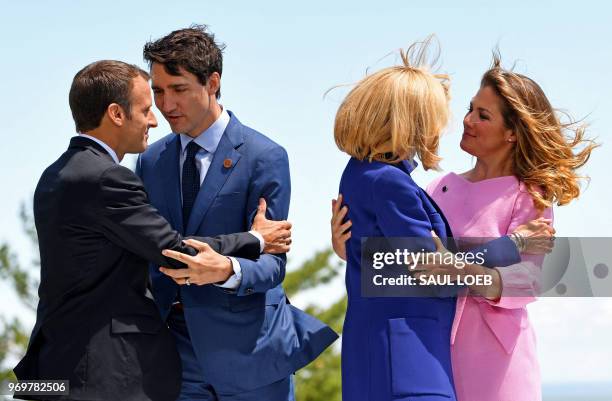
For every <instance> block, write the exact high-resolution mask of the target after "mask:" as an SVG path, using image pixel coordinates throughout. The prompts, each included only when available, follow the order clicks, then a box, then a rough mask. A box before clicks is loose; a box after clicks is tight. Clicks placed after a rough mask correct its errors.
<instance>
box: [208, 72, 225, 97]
mask: <svg viewBox="0 0 612 401" xmlns="http://www.w3.org/2000/svg"><path fill="white" fill-rule="evenodd" d="M219 88H221V75H219V73H218V72H213V73H212V74H210V76H209V77H208V81H207V82H206V90H207V91H208V95H209V96H214V95H215V94H216V93H217V91H218V90H219Z"/></svg>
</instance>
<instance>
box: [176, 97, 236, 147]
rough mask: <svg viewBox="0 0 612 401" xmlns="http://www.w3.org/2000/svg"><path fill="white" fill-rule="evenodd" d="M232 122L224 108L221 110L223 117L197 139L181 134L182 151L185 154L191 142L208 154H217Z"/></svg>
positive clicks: (220, 116)
mask: <svg viewBox="0 0 612 401" xmlns="http://www.w3.org/2000/svg"><path fill="white" fill-rule="evenodd" d="M229 122H230V115H229V113H228V112H227V111H226V110H225V108H223V110H221V115H219V118H217V120H216V121H215V122H214V123H213V124H212V125H211V126H210V127H208V128H207V129H206V130H204V132H202V133H201V134H200V135H198V136H197V137H196V138H192V137H190V136H189V135H187V134H181V135H180V137H181V149H182V151H183V152H184V151H185V148H186V147H187V145H188V144H189V142H191V141H194V142H195V143H197V144H198V145H200V147H201V148H203V149H205V150H206V151H207V152H208V153H215V151H216V150H217V147H218V146H219V142H220V141H221V137H222V136H223V133H224V132H225V129H226V128H227V125H228V124H229Z"/></svg>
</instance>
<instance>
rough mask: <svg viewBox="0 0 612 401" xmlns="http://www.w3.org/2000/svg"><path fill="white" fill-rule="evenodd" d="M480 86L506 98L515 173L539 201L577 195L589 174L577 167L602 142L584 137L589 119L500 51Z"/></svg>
mask: <svg viewBox="0 0 612 401" xmlns="http://www.w3.org/2000/svg"><path fill="white" fill-rule="evenodd" d="M481 87H490V88H492V89H493V90H494V91H495V92H496V93H497V94H498V95H499V96H500V98H501V100H502V101H501V110H502V115H503V117H504V124H505V126H506V128H508V129H511V130H512V131H513V132H514V133H515V135H516V146H515V147H514V151H513V152H514V153H513V168H514V174H515V175H516V176H517V178H518V179H519V180H521V181H523V182H524V183H525V184H526V187H527V190H528V191H529V193H530V194H531V196H532V198H533V201H534V205H535V206H536V207H537V208H538V209H540V210H542V209H544V208H547V207H550V206H551V205H552V204H553V203H557V204H558V205H559V206H561V205H565V204H567V203H569V202H570V201H571V200H573V199H575V198H577V197H578V196H579V195H580V180H581V179H584V178H587V177H582V176H579V175H578V174H577V173H576V170H577V169H578V168H580V167H582V166H583V165H584V164H585V163H586V162H587V161H588V160H589V157H590V155H591V151H592V150H593V149H594V148H596V147H598V146H599V145H598V144H596V143H595V142H594V141H592V140H590V139H587V138H585V129H586V125H585V124H579V123H576V122H575V121H573V120H572V119H571V117H569V115H567V113H561V112H559V111H556V110H555V109H553V107H552V106H551V104H550V102H549V101H548V99H547V98H546V95H545V94H544V91H542V88H540V86H539V85H538V84H537V83H536V82H535V81H533V80H532V79H530V78H528V77H526V76H524V75H521V74H517V73H515V72H513V71H512V70H505V69H503V68H502V67H501V60H500V56H499V54H498V53H497V52H494V54H493V65H492V67H491V69H489V70H488V71H487V72H485V73H484V75H483V77H482V80H481ZM560 114H565V116H566V117H567V118H568V120H569V121H568V123H562V122H561V120H560ZM578 148H581V149H580V150H578Z"/></svg>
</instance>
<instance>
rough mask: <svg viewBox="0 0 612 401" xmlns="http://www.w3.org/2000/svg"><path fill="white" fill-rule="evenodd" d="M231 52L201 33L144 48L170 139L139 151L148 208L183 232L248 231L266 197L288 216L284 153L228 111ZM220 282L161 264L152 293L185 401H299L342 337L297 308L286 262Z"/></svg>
mask: <svg viewBox="0 0 612 401" xmlns="http://www.w3.org/2000/svg"><path fill="white" fill-rule="evenodd" d="M222 49H223V46H220V45H218V44H217V43H216V42H215V40H214V36H213V35H212V34H211V33H209V32H207V30H206V27H204V26H192V27H191V28H188V29H180V30H177V31H174V32H172V33H170V34H168V35H167V36H165V37H163V38H161V39H159V40H156V41H153V42H150V43H147V44H146V45H145V48H144V57H145V60H146V61H148V62H149V64H150V67H151V84H152V88H153V93H154V99H155V104H156V106H157V108H158V109H159V110H160V111H161V113H162V114H163V116H164V117H165V118H166V120H167V121H168V123H169V124H170V127H171V129H172V133H170V134H169V135H167V136H166V137H165V138H162V139H161V140H159V141H157V142H155V143H154V144H152V145H151V147H150V148H149V149H148V150H147V151H146V152H145V153H143V154H142V155H141V157H140V158H139V162H138V165H137V169H136V170H137V173H138V174H139V175H140V177H141V178H142V180H143V182H144V184H145V187H146V188H147V191H148V192H149V194H150V196H151V203H152V204H153V205H154V206H155V207H156V208H157V209H159V210H160V213H161V214H162V215H163V216H164V217H166V218H167V219H168V221H169V222H170V223H171V224H172V226H173V227H174V228H175V229H176V230H177V231H179V232H180V233H182V234H184V235H200V236H202V235H218V234H227V233H231V232H236V231H244V230H245V229H246V228H247V227H249V226H250V225H251V222H252V221H253V218H254V216H255V214H256V212H257V210H258V205H259V202H260V201H259V200H260V198H264V199H265V202H267V207H268V208H267V213H268V216H269V217H270V218H273V219H279V220H284V219H286V218H287V215H288V213H289V198H290V193H291V181H290V178H289V161H288V158H287V152H286V151H285V149H283V148H282V147H281V146H280V145H278V144H276V143H275V142H273V141H272V140H271V139H269V138H267V137H266V136H264V135H262V134H261V133H259V132H257V131H255V130H254V129H252V128H249V127H247V126H246V125H243V124H242V123H241V122H240V121H239V120H238V118H237V117H236V115H235V114H234V113H232V112H231V111H229V110H228V109H226V108H224V107H223V106H222V105H221V104H220V103H219V97H220V93H221V73H222V64H223V57H222ZM232 262H233V264H232V271H231V272H228V274H227V276H226V277H225V278H224V279H225V281H223V282H222V283H218V284H217V285H201V286H194V285H191V286H189V285H185V284H187V282H186V280H187V277H192V276H193V275H194V272H196V271H198V269H199V268H200V264H199V263H198V262H197V261H189V264H190V269H180V270H176V271H172V270H163V272H165V273H166V274H162V272H160V270H159V265H153V266H152V274H151V277H152V281H153V292H154V294H155V298H156V301H157V303H158V306H159V308H160V310H161V312H162V315H163V316H165V317H167V322H168V325H169V327H170V330H171V331H172V333H173V334H174V336H175V338H176V340H177V347H178V349H179V353H180V355H181V358H182V362H183V387H182V391H181V397H180V398H179V399H180V400H181V401H190V400H211V401H213V400H214V401H217V400H221V401H238V400H241V401H250V400H253V401H255V400H257V401H260V400H266V401H288V400H293V398H294V396H293V388H292V381H291V375H292V374H293V373H294V372H295V371H296V370H297V369H299V368H301V367H303V366H305V365H306V364H308V363H309V362H310V361H312V360H313V359H314V358H316V357H317V356H318V355H319V354H320V353H321V352H322V351H323V350H324V349H325V348H326V347H328V346H329V345H330V344H331V343H332V342H333V341H334V340H335V339H336V338H337V335H336V334H335V333H334V332H333V331H332V330H331V329H330V328H329V327H327V326H326V325H324V324H323V323H321V322H319V321H318V320H316V319H315V318H313V317H311V316H309V315H307V314H306V313H304V312H302V311H300V310H298V309H297V308H295V307H293V306H292V305H290V304H289V303H288V301H287V297H286V296H285V293H284V291H283V288H282V286H281V283H282V281H283V279H284V277H285V264H286V257H285V255H270V254H263V255H262V256H261V257H260V258H259V259H258V260H256V261H251V260H248V259H244V258H239V257H237V258H234V259H233V260H232Z"/></svg>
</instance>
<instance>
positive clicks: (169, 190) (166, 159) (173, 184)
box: [155, 135, 184, 233]
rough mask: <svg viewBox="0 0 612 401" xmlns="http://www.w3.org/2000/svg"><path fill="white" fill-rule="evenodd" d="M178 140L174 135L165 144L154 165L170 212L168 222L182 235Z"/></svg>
mask: <svg viewBox="0 0 612 401" xmlns="http://www.w3.org/2000/svg"><path fill="white" fill-rule="evenodd" d="M180 149H181V146H180V139H179V136H178V135H175V136H174V137H172V139H170V140H169V141H168V142H167V143H166V147H165V149H164V150H162V151H161V153H160V154H159V159H157V163H155V169H156V172H157V176H158V177H161V185H162V192H163V193H164V197H165V199H166V204H167V207H168V210H169V211H170V222H171V223H172V227H174V228H175V229H176V230H177V231H178V232H180V233H184V227H183V208H182V206H181V182H180V180H179V179H178V177H180V171H179V170H180V165H179V155H180Z"/></svg>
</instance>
